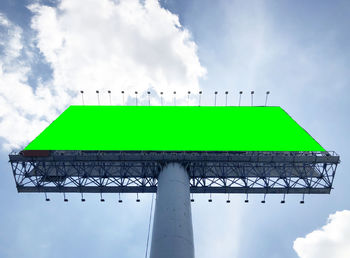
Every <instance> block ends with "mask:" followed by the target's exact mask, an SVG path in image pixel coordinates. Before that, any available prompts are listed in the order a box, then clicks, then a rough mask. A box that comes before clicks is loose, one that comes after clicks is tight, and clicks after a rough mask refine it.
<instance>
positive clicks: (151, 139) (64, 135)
mask: <svg viewBox="0 0 350 258" xmlns="http://www.w3.org/2000/svg"><path fill="white" fill-rule="evenodd" d="M25 150H94V151H96V150H97V151H325V150H324V149H323V147H322V146H321V145H320V144H318V143H317V142H316V141H315V140H314V139H313V138H312V137H311V136H310V135H309V134H308V133H307V132H306V131H305V130H304V129H303V128H302V127H300V126H299V125H298V124H297V123H296V122H295V121H294V120H293V119H292V118H291V117H290V116H289V115H288V114H287V113H286V112H285V111H284V110H283V109H282V108H280V107H246V106H244V107H221V106H220V107H218V106H216V107H213V106H210V107H209V106H202V107H199V106H70V107H69V108H68V109H66V110H65V111H64V112H63V113H62V114H61V115H60V116H59V117H58V118H57V119H56V120H55V121H54V122H52V123H51V124H50V125H49V126H48V127H47V128H46V129H45V130H44V131H43V132H42V133H41V134H40V135H39V136H38V137H37V138H36V139H34V140H33V141H32V142H31V143H30V144H29V145H28V146H27V147H26V148H25Z"/></svg>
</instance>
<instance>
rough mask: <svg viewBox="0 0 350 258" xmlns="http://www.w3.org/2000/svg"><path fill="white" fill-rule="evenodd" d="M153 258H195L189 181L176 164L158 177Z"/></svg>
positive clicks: (185, 173) (171, 165) (168, 167)
mask: <svg viewBox="0 0 350 258" xmlns="http://www.w3.org/2000/svg"><path fill="white" fill-rule="evenodd" d="M150 257H151V258H194V244H193V229H192V215H191V202H190V181H189V177H188V174H187V172H186V170H185V169H184V168H183V167H182V166H181V165H180V164H177V163H171V164H169V165H167V166H166V167H165V168H164V169H163V170H162V171H161V172H160V175H159V177H158V189H157V199H156V209H155V212H154V222H153V233H152V244H151V256H150Z"/></svg>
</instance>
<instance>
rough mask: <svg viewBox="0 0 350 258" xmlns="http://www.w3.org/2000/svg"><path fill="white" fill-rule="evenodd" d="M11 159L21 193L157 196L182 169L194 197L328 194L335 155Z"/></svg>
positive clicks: (70, 154) (103, 154)
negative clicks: (164, 178)
mask: <svg viewBox="0 0 350 258" xmlns="http://www.w3.org/2000/svg"><path fill="white" fill-rule="evenodd" d="M48 153H49V154H48V156H26V155H23V152H20V153H14V152H13V153H11V154H10V155H9V158H10V163H11V167H12V171H13V175H14V178H15V181H16V187H17V190H18V192H47V193H49V192H59V193H73V192H75V193H155V192H156V191H157V183H158V181H157V178H158V175H159V173H160V171H161V170H162V169H163V168H164V167H165V166H166V165H167V164H169V163H179V164H181V165H182V166H183V167H184V168H185V169H186V171H187V172H188V174H189V177H190V191H191V193H245V194H329V193H330V191H331V189H332V185H333V180H334V176H335V172H336V169H337V165H338V164H339V162H340V158H339V156H338V155H337V154H336V153H335V152H270V151H269V152H169V151H165V152H157V151H134V152H132V151H50V152H48Z"/></svg>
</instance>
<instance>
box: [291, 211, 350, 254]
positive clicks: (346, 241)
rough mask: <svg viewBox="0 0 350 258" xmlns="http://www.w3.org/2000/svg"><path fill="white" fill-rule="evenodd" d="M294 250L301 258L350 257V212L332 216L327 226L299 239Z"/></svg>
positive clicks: (295, 242)
mask: <svg viewBox="0 0 350 258" xmlns="http://www.w3.org/2000/svg"><path fill="white" fill-rule="evenodd" d="M293 248H294V250H295V251H296V252H297V254H298V255H299V257H301V258H323V257H324V258H328V257H332V258H347V257H350V211H349V210H344V211H338V212H336V213H335V214H331V215H330V216H329V218H328V222H327V224H326V225H325V226H323V227H322V228H321V229H318V230H315V231H313V232H311V233H310V234H307V235H306V236H305V237H304V238H297V239H296V240H295V241H294V245H293Z"/></svg>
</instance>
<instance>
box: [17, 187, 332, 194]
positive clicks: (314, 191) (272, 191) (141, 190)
mask: <svg viewBox="0 0 350 258" xmlns="http://www.w3.org/2000/svg"><path fill="white" fill-rule="evenodd" d="M17 191H18V192H19V193H156V192H157V187H156V186H149V187H139V186H129V187H115V186H114V187H102V188H101V187H96V186H89V187H83V188H78V187H69V186H68V187H62V188H57V187H50V186H43V187H35V186H27V187H23V186H18V187H17ZM190 191H191V193H196V194H203V193H221V194H222V193H226V194H227V193H230V194H241V193H247V194H329V193H330V192H331V188H309V189H308V188H290V189H288V188H283V187H279V188H269V189H265V188H244V187H227V188H225V187H191V188H190Z"/></svg>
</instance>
